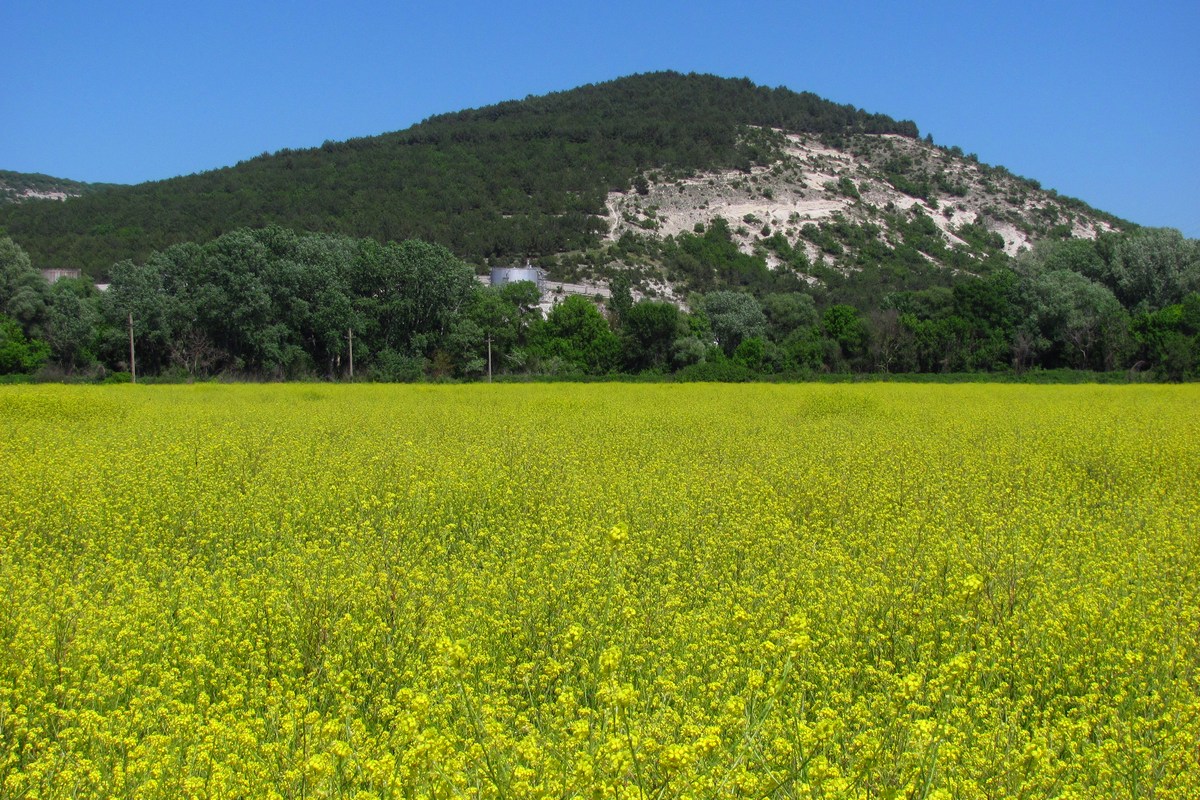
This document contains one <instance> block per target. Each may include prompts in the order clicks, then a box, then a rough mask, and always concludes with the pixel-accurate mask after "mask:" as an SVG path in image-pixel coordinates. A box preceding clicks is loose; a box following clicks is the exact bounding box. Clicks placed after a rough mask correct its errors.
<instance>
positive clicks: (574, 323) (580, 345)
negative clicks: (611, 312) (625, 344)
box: [531, 295, 621, 375]
mask: <svg viewBox="0 0 1200 800" xmlns="http://www.w3.org/2000/svg"><path fill="white" fill-rule="evenodd" d="M531 349H533V350H534V351H535V352H536V353H537V354H538V355H540V356H541V357H542V358H543V359H547V360H550V359H557V360H559V361H560V362H562V363H563V364H564V365H565V366H566V367H567V369H568V370H570V371H578V372H582V373H585V374H588V375H604V374H606V373H608V372H610V371H612V370H614V369H616V367H617V365H618V362H619V360H620V355H621V342H620V340H619V339H618V338H617V336H616V334H614V333H613V332H612V331H611V330H610V329H609V327H608V323H607V322H605V321H604V317H603V316H601V314H600V312H599V310H597V308H596V306H595V305H593V304H592V302H591V301H590V300H588V299H587V298H585V297H582V296H580V295H571V296H570V297H568V298H567V299H566V300H563V301H562V302H561V303H559V304H558V305H556V306H555V307H554V308H553V309H551V311H550V313H549V315H547V317H546V321H545V323H544V324H543V325H540V326H538V327H537V328H536V329H535V330H534V332H533V344H532V346H531Z"/></svg>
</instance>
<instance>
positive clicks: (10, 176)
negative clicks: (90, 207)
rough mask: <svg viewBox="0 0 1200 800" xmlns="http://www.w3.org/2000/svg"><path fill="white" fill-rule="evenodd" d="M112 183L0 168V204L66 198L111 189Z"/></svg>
mask: <svg viewBox="0 0 1200 800" xmlns="http://www.w3.org/2000/svg"><path fill="white" fill-rule="evenodd" d="M114 186H116V184H112V183H84V182H83V181H73V180H69V179H67V178H55V177H53V176H50V175H42V174H41V173H38V172H13V171H11V170H6V169H0V205H4V204H8V203H22V202H25V201H28V200H67V199H68V198H71V197H82V196H83V195H85V194H90V193H92V192H98V191H102V190H105V189H111V188H113V187H114Z"/></svg>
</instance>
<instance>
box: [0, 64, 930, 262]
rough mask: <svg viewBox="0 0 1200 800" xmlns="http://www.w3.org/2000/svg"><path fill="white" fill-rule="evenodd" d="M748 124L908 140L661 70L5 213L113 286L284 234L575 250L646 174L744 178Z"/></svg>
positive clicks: (817, 107)
mask: <svg viewBox="0 0 1200 800" xmlns="http://www.w3.org/2000/svg"><path fill="white" fill-rule="evenodd" d="M748 126H761V127H780V128H786V129H788V130H794V131H809V132H820V133H857V132H866V133H898V134H901V135H906V136H913V137H915V136H916V135H917V128H916V126H915V125H914V124H913V123H911V122H897V121H895V120H893V119H891V118H889V117H886V116H884V115H880V114H869V113H867V112H865V111H862V110H859V109H855V108H853V107H852V106H844V105H838V104H835V103H831V102H829V101H826V100H823V99H821V98H819V97H817V96H816V95H813V94H811V93H796V92H792V91H790V90H787V89H783V88H779V89H768V88H765V87H760V86H756V85H754V84H753V83H751V82H750V81H748V80H729V79H724V78H717V77H713V76H706V75H681V74H679V73H674V72H663V73H655V74H647V75H635V76H632V77H628V78H623V79H619V80H615V81H610V82H607V83H601V84H597V85H591V86H585V87H582V88H579V89H575V90H572V91H568V92H561V93H557V94H551V95H547V96H544V97H530V98H527V99H525V100H519V101H511V102H506V103H500V104H498V105H494V106H489V107H487V108H481V109H476V110H471V111H463V112H459V113H455V114H445V115H442V116H438V117H433V118H431V119H429V120H426V121H425V122H422V123H420V124H418V125H415V126H413V127H411V128H409V129H407V130H404V131H400V132H398V133H392V134H388V135H384V136H375V137H369V138H361V139H354V140H350V141H346V142H340V143H334V142H326V143H325V144H324V145H322V146H321V147H318V148H312V149H306V150H283V151H280V152H277V153H274V154H270V155H268V154H265V153H264V154H263V155H262V156H260V157H258V158H254V159H251V160H249V161H246V162H243V163H240V164H238V165H236V166H234V167H230V168H227V169H220V170H215V171H212V172H206V173H202V174H197V175H191V176H187V177H180V178H174V179H171V180H165V181H159V182H155V183H147V184H141V185H138V186H132V187H119V188H112V189H109V190H107V191H104V192H101V193H97V194H93V195H89V196H86V197H81V198H75V199H72V200H70V201H69V202H66V203H54V204H51V203H25V204H20V205H16V206H11V207H2V208H0V235H8V236H10V237H12V238H13V239H14V240H16V241H18V242H19V243H20V244H21V246H22V247H23V248H24V249H25V250H26V251H27V252H28V253H29V254H30V255H31V256H32V257H33V259H34V261H35V262H36V263H37V264H38V265H39V267H43V268H49V267H70V268H81V269H82V270H83V272H84V274H86V275H88V276H90V277H92V278H93V279H103V278H106V277H108V269H109V268H110V267H111V266H112V265H113V264H114V263H117V262H119V261H122V260H125V259H132V260H134V261H137V262H142V261H144V260H146V259H147V258H148V257H149V256H150V254H151V253H153V252H156V251H160V250H164V249H166V248H167V247H169V246H171V245H173V244H179V243H184V242H189V241H194V242H204V241H207V240H209V239H212V238H215V237H217V236H219V235H221V234H223V233H227V232H229V231H232V230H235V229H238V228H244V227H251V228H259V227H266V226H268V225H279V226H282V227H286V228H289V229H291V230H295V231H315V232H324V233H335V234H341V235H346V236H353V237H360V238H361V237H370V238H374V239H377V240H379V241H402V240H405V239H412V238H419V239H423V240H425V241H430V242H437V243H439V244H442V245H444V246H446V247H447V248H449V249H450V250H451V251H453V252H454V253H455V254H456V255H458V256H459V257H461V258H465V259H468V260H470V261H472V262H482V261H483V260H484V259H489V258H491V259H500V260H506V259H516V258H524V257H526V256H539V255H545V254H551V253H562V252H569V251H574V250H580V249H584V248H586V247H589V246H594V245H595V244H596V243H598V241H599V238H600V236H601V235H602V234H603V233H604V232H605V231H607V229H608V223H607V222H606V221H605V219H604V215H605V213H606V210H605V207H604V200H605V196H606V194H607V192H609V191H610V190H625V189H628V188H629V187H630V186H631V185H632V184H633V182H634V181H635V179H636V178H637V177H638V176H639V175H640V174H642V173H643V172H644V171H647V170H666V171H667V172H675V173H680V174H683V173H689V172H693V171H701V170H713V169H723V168H742V169H747V170H748V169H749V168H750V166H751V165H752V164H758V163H766V162H768V161H769V160H770V159H771V157H772V156H773V153H774V149H773V148H774V147H775V144H774V141H773V139H772V137H771V136H770V135H767V134H763V133H761V132H759V133H756V132H755V131H754V130H753V129H751V128H749V127H748Z"/></svg>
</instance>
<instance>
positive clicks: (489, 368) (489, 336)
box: [488, 332, 492, 383]
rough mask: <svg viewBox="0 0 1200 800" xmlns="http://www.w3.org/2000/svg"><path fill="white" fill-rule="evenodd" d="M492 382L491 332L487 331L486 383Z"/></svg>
mask: <svg viewBox="0 0 1200 800" xmlns="http://www.w3.org/2000/svg"><path fill="white" fill-rule="evenodd" d="M491 382H492V334H491V332H488V383H491Z"/></svg>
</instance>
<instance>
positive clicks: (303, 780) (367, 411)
mask: <svg viewBox="0 0 1200 800" xmlns="http://www.w3.org/2000/svg"><path fill="white" fill-rule="evenodd" d="M0 474H2V475H3V480H2V482H0V798H68V797H97V798H108V797H115V798H187V797H196V798H237V797H246V798H250V797H253V798H259V797H286V798H319V797H338V798H387V797H402V798H434V797H446V798H449V797H483V798H531V797H556V798H618V797H622V798H674V797H689V798H710V797H711V798H725V797H798V798H799V797H802V798H891V797H895V798H967V799H973V798H981V799H982V798H1020V797H1028V798H1042V797H1061V798H1084V797H1106V798H1108V797H1121V798H1124V797H1147V798H1149V797H1154V798H1188V799H1189V800H1194V798H1197V797H1200V533H1198V524H1200V523H1198V522H1197V520H1198V518H1200V388H1197V387H1194V386H1185V387H1179V386H1172V387H1164V386H1126V387H1095V386H1092V387H1021V386H984V385H966V386H904V385H887V384H878V385H840V386H826V385H806V386H702V385H655V386H627V385H561V384H560V385H547V386H500V385H494V386H484V385H477V386H453V387H442V386H418V387H395V386H365V385H364V386H357V385H356V386H332V385H296V386H216V385H196V386H177V387H165V386H163V387H153V386H151V387H145V386H121V387H61V386H55V387H41V386H35V387H3V388H2V389H0Z"/></svg>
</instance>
